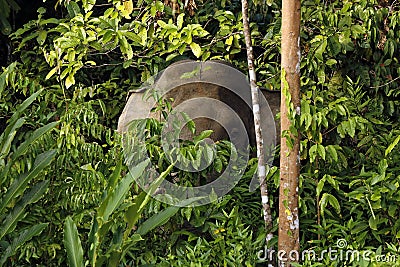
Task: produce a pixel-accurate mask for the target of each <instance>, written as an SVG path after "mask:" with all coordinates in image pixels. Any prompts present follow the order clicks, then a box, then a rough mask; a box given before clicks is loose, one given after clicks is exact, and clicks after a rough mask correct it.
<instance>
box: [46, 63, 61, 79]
mask: <svg viewBox="0 0 400 267" xmlns="http://www.w3.org/2000/svg"><path fill="white" fill-rule="evenodd" d="M57 70H58V66H56V67H54V68H52V69H51V70H50V71H49V73H47V75H46V78H44V79H45V80H48V79H50V78H51V77H52V76H53V75H54V74H55V73H56V72H57Z"/></svg>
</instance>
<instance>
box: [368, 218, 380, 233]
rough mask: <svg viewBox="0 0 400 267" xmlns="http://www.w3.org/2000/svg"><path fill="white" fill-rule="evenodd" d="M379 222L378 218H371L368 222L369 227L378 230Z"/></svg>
mask: <svg viewBox="0 0 400 267" xmlns="http://www.w3.org/2000/svg"><path fill="white" fill-rule="evenodd" d="M378 222H379V220H378V218H376V217H375V218H374V217H373V216H371V217H370V218H369V220H368V224H369V227H371V229H372V230H378Z"/></svg>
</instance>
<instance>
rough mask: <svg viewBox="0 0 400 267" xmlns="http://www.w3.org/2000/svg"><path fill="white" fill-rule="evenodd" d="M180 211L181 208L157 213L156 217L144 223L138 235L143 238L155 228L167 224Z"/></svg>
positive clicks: (173, 207)
mask: <svg viewBox="0 0 400 267" xmlns="http://www.w3.org/2000/svg"><path fill="white" fill-rule="evenodd" d="M178 210H179V207H175V206H172V207H168V208H166V209H165V210H163V211H161V212H159V213H157V214H156V215H154V216H152V217H150V218H149V219H147V220H146V221H145V222H144V223H142V224H141V225H140V226H139V227H138V229H137V231H136V233H137V234H139V235H141V236H143V235H145V234H147V233H148V232H150V231H151V230H153V229H154V228H156V227H158V226H161V225H163V224H165V223H166V222H167V221H168V220H169V219H170V218H171V217H172V216H174V215H175V214H176V213H177V212H178Z"/></svg>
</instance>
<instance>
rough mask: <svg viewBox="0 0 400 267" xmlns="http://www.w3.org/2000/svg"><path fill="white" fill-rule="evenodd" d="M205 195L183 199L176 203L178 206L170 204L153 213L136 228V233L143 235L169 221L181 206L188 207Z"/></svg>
mask: <svg viewBox="0 0 400 267" xmlns="http://www.w3.org/2000/svg"><path fill="white" fill-rule="evenodd" d="M202 198H204V197H195V198H189V199H185V200H182V201H180V202H178V203H177V204H176V206H170V207H168V208H166V209H164V210H163V211H161V212H159V213H157V214H155V215H153V216H152V217H150V218H149V219H147V220H146V221H145V222H143V223H142V224H141V225H140V226H139V227H138V229H137V230H136V233H137V234H139V235H141V236H143V235H145V234H147V233H148V232H150V231H151V230H153V229H155V228H157V227H158V226H161V225H163V224H165V223H166V222H168V220H169V219H170V218H171V217H172V216H174V215H175V214H176V213H177V212H178V210H179V208H180V207H186V206H190V205H191V204H193V202H196V201H198V200H200V199H202Z"/></svg>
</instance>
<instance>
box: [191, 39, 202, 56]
mask: <svg viewBox="0 0 400 267" xmlns="http://www.w3.org/2000/svg"><path fill="white" fill-rule="evenodd" d="M190 48H191V49H192V52H193V54H194V55H195V56H196V57H197V58H199V57H200V56H201V47H200V45H198V44H196V43H194V42H192V43H191V44H190Z"/></svg>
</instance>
